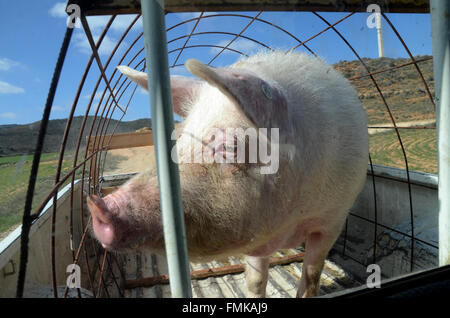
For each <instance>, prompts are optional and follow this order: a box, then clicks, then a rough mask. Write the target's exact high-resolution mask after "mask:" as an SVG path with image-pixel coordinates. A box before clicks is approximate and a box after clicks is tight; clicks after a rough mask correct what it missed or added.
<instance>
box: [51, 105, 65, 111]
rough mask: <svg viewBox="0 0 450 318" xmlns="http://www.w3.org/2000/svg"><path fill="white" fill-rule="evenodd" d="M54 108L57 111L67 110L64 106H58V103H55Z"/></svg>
mask: <svg viewBox="0 0 450 318" xmlns="http://www.w3.org/2000/svg"><path fill="white" fill-rule="evenodd" d="M52 110H54V111H57V112H61V111H63V110H65V108H64V107H61V106H58V105H53V106H52Z"/></svg>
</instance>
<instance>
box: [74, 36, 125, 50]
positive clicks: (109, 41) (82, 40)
mask: <svg viewBox="0 0 450 318" xmlns="http://www.w3.org/2000/svg"><path fill="white" fill-rule="evenodd" d="M99 37H100V36H99V35H93V38H94V42H95V43H97V41H98V38H99ZM116 44H117V43H116V41H115V40H114V39H113V38H111V37H110V36H108V35H106V36H105V37H104V38H103V41H102V44H101V45H100V48H99V50H98V54H100V55H105V54H110V53H111V52H112V50H113V49H114V47H115V46H116ZM124 44H125V42H122V45H124ZM74 45H75V46H76V47H77V48H78V50H79V51H80V52H81V53H85V54H91V53H92V50H91V46H90V44H89V41H88V39H87V37H86V35H85V34H84V33H75V35H74Z"/></svg>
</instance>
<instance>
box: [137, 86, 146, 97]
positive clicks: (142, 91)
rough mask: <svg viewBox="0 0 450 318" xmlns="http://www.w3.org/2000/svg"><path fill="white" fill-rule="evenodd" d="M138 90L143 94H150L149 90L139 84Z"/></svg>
mask: <svg viewBox="0 0 450 318" xmlns="http://www.w3.org/2000/svg"><path fill="white" fill-rule="evenodd" d="M138 92H139V93H141V94H142V95H149V94H148V91H147V90H146V89H144V88H143V87H140V86H139V89H138Z"/></svg>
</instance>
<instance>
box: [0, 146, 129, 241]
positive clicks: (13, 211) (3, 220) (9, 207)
mask: <svg viewBox="0 0 450 318" xmlns="http://www.w3.org/2000/svg"><path fill="white" fill-rule="evenodd" d="M122 159H124V158H121V157H119V156H107V160H106V163H105V167H104V169H105V171H106V170H108V169H114V168H115V167H116V165H117V164H118V162H119V161H120V160H122ZM81 161H82V158H79V160H78V163H80V162H81ZM32 162H33V155H24V156H11V157H0V240H1V239H2V238H4V237H5V236H6V234H7V233H8V232H10V231H11V230H13V229H15V228H16V226H17V225H19V224H20V223H21V222H22V215H23V210H24V205H25V198H26V192H27V188H28V182H29V177H30V171H31V165H32ZM57 165H58V153H44V154H42V156H41V161H40V164H39V171H38V178H37V181H36V187H35V194H34V197H33V205H32V212H33V211H34V210H35V209H36V208H37V207H38V205H39V204H40V203H41V202H42V200H43V199H44V198H45V196H46V195H47V194H48V192H49V191H50V190H51V189H52V188H53V185H54V183H55V173H56V168H57ZM72 167H73V154H72V153H68V154H66V156H65V157H64V160H63V164H62V169H61V178H62V177H63V176H65V175H66V174H67V173H68V172H69V171H70V170H71V169H72ZM79 178H81V170H80V169H78V171H77V173H76V174H75V179H79ZM70 180H71V178H69V179H68V180H67V181H66V182H65V183H64V184H63V185H62V186H61V187H60V189H61V188H63V187H64V186H65V185H66V184H68V183H70Z"/></svg>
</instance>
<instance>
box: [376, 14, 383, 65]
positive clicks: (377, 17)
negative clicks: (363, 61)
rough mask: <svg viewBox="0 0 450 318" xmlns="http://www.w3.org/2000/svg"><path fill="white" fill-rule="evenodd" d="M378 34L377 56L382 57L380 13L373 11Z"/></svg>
mask: <svg viewBox="0 0 450 318" xmlns="http://www.w3.org/2000/svg"><path fill="white" fill-rule="evenodd" d="M375 18H376V23H377V36H378V57H384V43H383V30H382V29H381V13H379V12H377V13H375Z"/></svg>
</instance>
